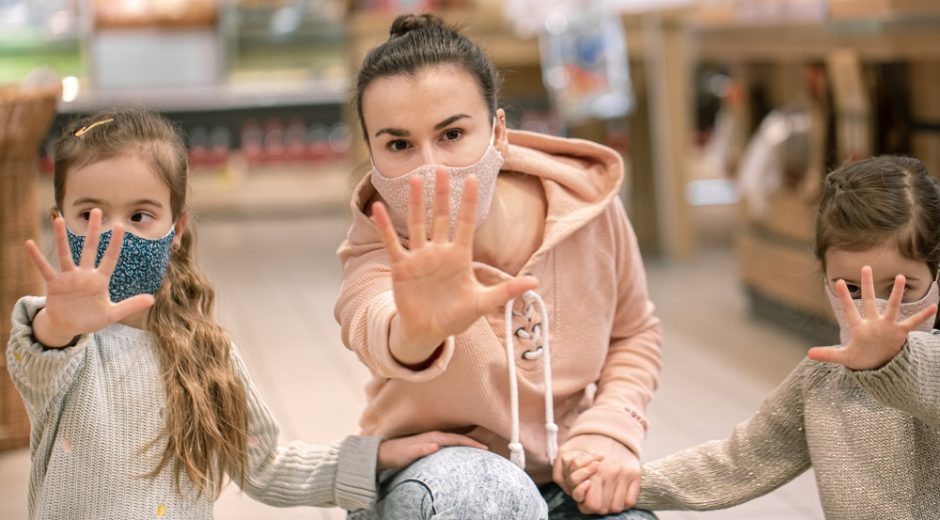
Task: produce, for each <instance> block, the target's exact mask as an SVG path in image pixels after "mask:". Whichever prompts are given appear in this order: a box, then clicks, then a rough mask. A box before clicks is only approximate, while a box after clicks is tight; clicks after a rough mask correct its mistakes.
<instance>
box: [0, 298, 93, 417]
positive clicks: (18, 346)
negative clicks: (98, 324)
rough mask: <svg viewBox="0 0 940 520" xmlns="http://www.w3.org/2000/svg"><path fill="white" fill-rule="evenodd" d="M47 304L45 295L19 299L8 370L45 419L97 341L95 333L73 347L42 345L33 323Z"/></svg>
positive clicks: (33, 411)
mask: <svg viewBox="0 0 940 520" xmlns="http://www.w3.org/2000/svg"><path fill="white" fill-rule="evenodd" d="M45 305H46V299H45V297H40V296H25V297H23V298H20V300H19V301H17V302H16V305H15V306H14V307H13V324H12V325H13V326H12V329H11V331H10V341H9V343H8V345H7V370H9V372H10V378H11V380H12V381H13V384H14V385H15V386H16V389H17V390H19V392H20V395H21V396H22V397H23V402H24V403H25V404H26V409H27V411H28V412H29V416H30V417H31V420H32V421H34V422H36V421H44V420H45V419H46V415H47V414H48V412H49V410H57V409H58V404H59V403H60V402H61V401H62V398H63V396H65V394H66V392H68V390H69V388H70V387H71V386H72V383H73V382H74V381H75V376H76V374H77V373H78V371H79V369H80V368H81V367H82V365H83V364H84V362H85V352H86V349H87V348H88V347H89V345H91V344H92V342H93V341H94V336H93V335H86V336H82V337H81V338H79V340H78V343H76V344H75V345H74V346H71V347H65V348H46V347H44V346H42V345H41V344H40V343H38V342H37V341H36V339H35V338H34V337H33V326H32V325H33V318H35V317H36V314H37V313H39V311H40V310H41V309H42V308H43V307H45Z"/></svg>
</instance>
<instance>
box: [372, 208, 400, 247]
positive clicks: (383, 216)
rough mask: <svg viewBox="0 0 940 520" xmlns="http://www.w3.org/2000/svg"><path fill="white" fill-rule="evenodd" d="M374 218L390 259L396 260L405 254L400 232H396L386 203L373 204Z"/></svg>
mask: <svg viewBox="0 0 940 520" xmlns="http://www.w3.org/2000/svg"><path fill="white" fill-rule="evenodd" d="M372 218H373V220H374V221H375V225H376V226H377V227H378V228H379V238H381V239H382V245H384V246H385V250H386V251H388V257H389V259H390V260H392V261H393V262H394V261H395V260H399V259H401V258H402V257H403V256H405V251H404V249H402V247H401V243H400V242H399V241H398V234H397V233H395V228H394V227H393V226H392V220H391V219H390V218H389V216H388V210H386V209H385V204H382V203H381V202H376V203H375V204H373V205H372Z"/></svg>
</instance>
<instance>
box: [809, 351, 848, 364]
mask: <svg viewBox="0 0 940 520" xmlns="http://www.w3.org/2000/svg"><path fill="white" fill-rule="evenodd" d="M807 357H809V358H810V359H812V360H813V361H819V362H822V363H838V364H840V365H844V364H846V363H848V361H849V354H848V349H846V348H845V347H813V348H811V349H809V352H808V353H807Z"/></svg>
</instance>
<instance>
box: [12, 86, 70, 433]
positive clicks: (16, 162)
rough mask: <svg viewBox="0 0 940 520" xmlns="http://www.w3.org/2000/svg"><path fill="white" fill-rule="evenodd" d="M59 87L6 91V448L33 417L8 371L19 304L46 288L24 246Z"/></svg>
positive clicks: (31, 230)
mask: <svg viewBox="0 0 940 520" xmlns="http://www.w3.org/2000/svg"><path fill="white" fill-rule="evenodd" d="M58 97H59V88H58V86H56V87H48V88H40V89H32V90H24V89H21V88H19V87H0V345H2V346H3V350H4V355H3V356H0V450H3V449H8V448H13V447H20V446H25V445H26V444H27V442H28V440H29V419H28V417H27V416H26V410H25V409H24V408H23V403H22V402H21V401H20V396H19V394H18V393H17V391H16V389H15V388H14V387H13V384H12V383H11V382H10V377H9V374H8V373H7V370H6V365H7V360H6V354H5V352H6V345H7V341H8V340H9V337H10V314H11V313H12V311H13V305H14V304H15V303H16V300H17V299H19V298H20V297H21V296H23V295H26V294H39V293H40V291H41V290H42V286H41V284H40V279H39V276H38V274H37V273H36V270H35V269H34V268H33V266H32V265H31V262H30V260H29V258H28V257H27V256H26V250H25V249H24V248H23V243H24V242H25V241H26V240H27V239H29V238H36V237H37V234H38V231H39V228H38V217H39V212H38V209H37V205H36V175H37V169H36V160H37V152H38V150H39V146H40V143H42V141H43V139H44V138H45V136H46V133H47V132H48V131H49V125H50V124H51V123H52V119H53V117H54V116H55V110H56V101H57V100H58Z"/></svg>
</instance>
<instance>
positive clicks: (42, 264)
mask: <svg viewBox="0 0 940 520" xmlns="http://www.w3.org/2000/svg"><path fill="white" fill-rule="evenodd" d="M26 252H27V253H29V258H30V259H31V260H32V261H33V265H35V266H36V269H37V270H39V273H40V274H41V275H42V277H43V279H44V280H46V282H49V281H51V280H52V279H53V278H55V275H56V272H55V269H53V268H52V266H51V265H49V261H48V260H46V257H45V256H43V254H42V253H41V252H40V251H39V247H38V246H37V245H36V242H33V241H32V240H27V241H26Z"/></svg>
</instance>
